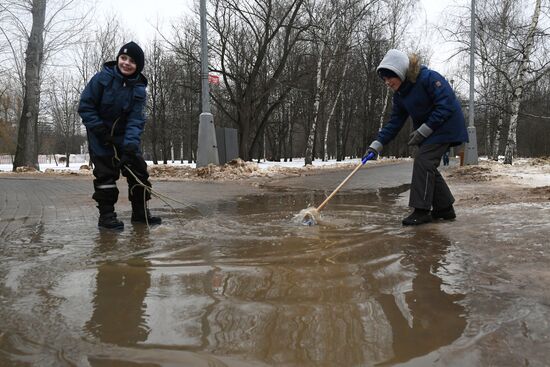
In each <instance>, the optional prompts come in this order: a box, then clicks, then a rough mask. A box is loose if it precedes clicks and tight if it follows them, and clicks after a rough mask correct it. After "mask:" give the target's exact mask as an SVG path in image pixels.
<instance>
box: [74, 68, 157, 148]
mask: <svg viewBox="0 0 550 367" xmlns="http://www.w3.org/2000/svg"><path fill="white" fill-rule="evenodd" d="M146 87H147V79H146V78H145V77H144V76H143V75H142V74H139V75H138V76H136V77H134V78H131V79H129V78H126V77H124V76H123V75H122V74H121V73H120V72H119V71H118V70H117V68H116V61H110V62H107V63H105V65H104V66H103V69H102V70H101V71H100V72H99V73H97V74H95V75H94V76H93V77H92V79H91V80H90V81H89V82H88V84H87V85H86V87H85V88H84V91H83V92H82V95H81V97H80V104H79V106H78V113H79V114H80V117H81V118H82V123H83V124H84V125H85V126H86V130H87V132H88V144H89V150H90V154H95V155H97V156H108V155H113V154H114V151H113V148H112V147H111V146H109V145H105V142H103V141H100V137H99V136H97V135H96V134H94V132H93V130H94V128H96V127H98V126H100V125H101V124H105V126H107V128H108V129H109V131H111V129H112V127H113V124H114V123H115V121H116V125H115V129H114V134H113V135H114V141H115V144H116V146H117V150H118V151H119V154H120V152H121V151H122V148H123V147H124V146H127V145H129V144H133V145H134V146H136V147H138V148H139V146H140V143H141V134H142V133H143V127H144V125H145V115H144V107H145V103H146V92H145V88H146Z"/></svg>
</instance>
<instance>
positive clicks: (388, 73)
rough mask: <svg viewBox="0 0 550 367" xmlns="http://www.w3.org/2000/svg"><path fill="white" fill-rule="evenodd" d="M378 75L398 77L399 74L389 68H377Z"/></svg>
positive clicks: (381, 76)
mask: <svg viewBox="0 0 550 367" xmlns="http://www.w3.org/2000/svg"><path fill="white" fill-rule="evenodd" d="M378 75H379V76H380V78H382V79H384V78H399V75H397V74H396V73H395V72H393V71H391V70H390V69H384V68H381V69H378Z"/></svg>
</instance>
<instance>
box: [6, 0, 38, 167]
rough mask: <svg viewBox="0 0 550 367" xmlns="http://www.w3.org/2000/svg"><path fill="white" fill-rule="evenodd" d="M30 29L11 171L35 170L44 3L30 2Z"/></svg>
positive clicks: (36, 165) (36, 164)
mask: <svg viewBox="0 0 550 367" xmlns="http://www.w3.org/2000/svg"><path fill="white" fill-rule="evenodd" d="M30 10H31V12H32V28H31V33H30V36H29V38H28V43H27V51H26V53H25V54H26V58H25V84H24V97H23V110H22V113H21V119H20V120H19V130H18V131H17V149H16V151H15V159H14V162H13V170H14V171H15V170H16V169H17V167H21V166H28V167H35V168H38V146H37V142H38V135H37V132H38V129H37V126H38V113H39V105H40V73H41V69H42V63H43V60H44V35H43V33H44V25H45V21H46V0H33V1H32V3H31V9H30Z"/></svg>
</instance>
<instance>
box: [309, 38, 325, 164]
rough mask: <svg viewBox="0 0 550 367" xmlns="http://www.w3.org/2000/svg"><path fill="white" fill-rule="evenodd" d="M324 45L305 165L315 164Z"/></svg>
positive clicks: (319, 61)
mask: <svg viewBox="0 0 550 367" xmlns="http://www.w3.org/2000/svg"><path fill="white" fill-rule="evenodd" d="M324 48H325V47H324V43H321V49H320V50H319V60H318V61H317V76H316V78H315V86H316V91H315V99H314V102H313V122H312V123H311V128H310V129H309V135H308V137H307V143H306V156H305V165H306V166H307V165H311V164H313V145H314V142H315V134H316V132H317V123H318V122H319V121H318V120H319V109H320V105H321V93H322V89H323V86H322V80H323V77H322V76H323V71H322V67H321V66H322V63H323V52H324Z"/></svg>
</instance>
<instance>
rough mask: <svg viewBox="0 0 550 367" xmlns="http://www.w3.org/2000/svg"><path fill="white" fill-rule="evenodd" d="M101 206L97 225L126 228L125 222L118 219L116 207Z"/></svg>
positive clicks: (108, 227) (107, 227)
mask: <svg viewBox="0 0 550 367" xmlns="http://www.w3.org/2000/svg"><path fill="white" fill-rule="evenodd" d="M98 208H99V220H98V222H97V226H98V227H99V228H105V229H116V230H122V229H124V223H123V222H122V221H120V220H118V219H117V217H116V213H115V209H114V207H113V206H112V205H110V206H98Z"/></svg>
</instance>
